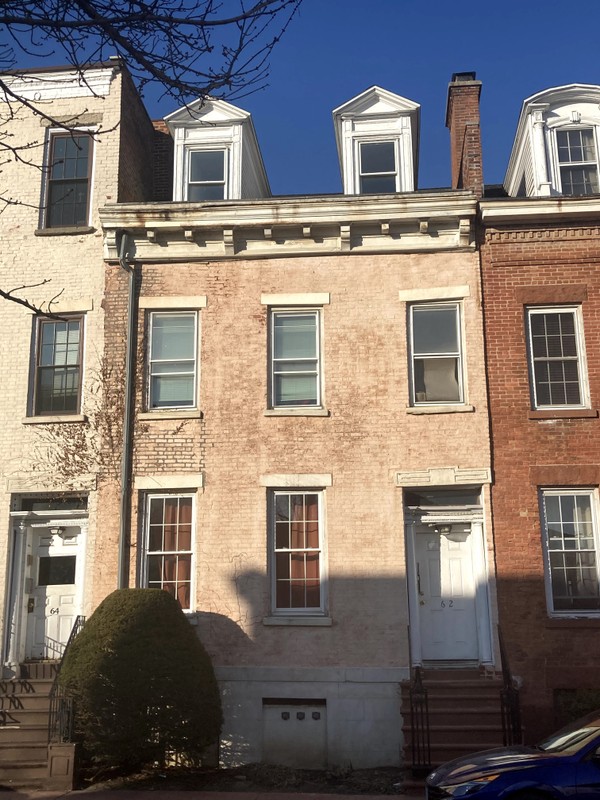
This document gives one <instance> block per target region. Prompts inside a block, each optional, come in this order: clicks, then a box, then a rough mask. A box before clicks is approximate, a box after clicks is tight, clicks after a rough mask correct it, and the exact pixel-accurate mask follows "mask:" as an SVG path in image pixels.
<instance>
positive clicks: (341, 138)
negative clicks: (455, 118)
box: [333, 86, 419, 194]
mask: <svg viewBox="0 0 600 800" xmlns="http://www.w3.org/2000/svg"><path fill="white" fill-rule="evenodd" d="M333 123H334V126H335V138H336V142H337V150H338V155H339V159H340V168H341V171H342V181H343V184H344V194H386V193H388V192H390V193H391V192H414V190H415V189H416V188H417V166H418V151H419V105H418V103H413V102H412V100H407V99H406V98H405V97H400V96H399V95H397V94H392V92H388V91H386V90H385V89H381V88H380V87H379V86H372V87H371V88H370V89H367V91H366V92H363V93H362V94H359V95H358V96H357V97H355V98H354V99H352V100H349V101H348V102H347V103H344V105H342V106H340V107H339V108H336V110H335V111H334V112H333Z"/></svg>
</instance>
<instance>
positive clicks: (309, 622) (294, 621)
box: [263, 616, 332, 628]
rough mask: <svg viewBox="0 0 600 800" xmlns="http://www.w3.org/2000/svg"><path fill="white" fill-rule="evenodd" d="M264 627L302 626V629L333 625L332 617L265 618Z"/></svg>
mask: <svg viewBox="0 0 600 800" xmlns="http://www.w3.org/2000/svg"><path fill="white" fill-rule="evenodd" d="M263 625H275V626H277V625H300V626H302V627H319V628H328V627H331V625H332V619H331V617H284V616H281V617H264V618H263Z"/></svg>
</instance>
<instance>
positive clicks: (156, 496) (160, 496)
mask: <svg viewBox="0 0 600 800" xmlns="http://www.w3.org/2000/svg"><path fill="white" fill-rule="evenodd" d="M172 499H177V500H182V499H185V500H187V499H190V500H191V501H192V514H191V536H190V550H164V549H163V550H150V549H149V544H150V506H151V503H152V501H153V500H172ZM143 507H144V540H143V552H142V558H141V564H140V584H141V586H143V587H145V588H148V583H149V568H148V561H149V557H150V556H152V555H164V554H167V555H169V554H177V553H183V554H186V555H189V556H190V581H189V587H190V588H189V592H190V605H189V606H188V607H187V608H183V607H182V610H183V611H187V612H190V611H193V610H194V608H193V606H194V603H195V596H196V595H195V592H196V570H195V542H196V495H195V493H191V492H168V493H154V492H146V493H144V506H143ZM165 582H168V581H165ZM176 599H177V598H176Z"/></svg>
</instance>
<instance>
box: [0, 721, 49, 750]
mask: <svg viewBox="0 0 600 800" xmlns="http://www.w3.org/2000/svg"><path fill="white" fill-rule="evenodd" d="M47 742H48V721H47V720H46V721H45V722H44V723H41V724H38V725H0V746H1V745H3V744H12V743H23V744H29V743H31V744H47Z"/></svg>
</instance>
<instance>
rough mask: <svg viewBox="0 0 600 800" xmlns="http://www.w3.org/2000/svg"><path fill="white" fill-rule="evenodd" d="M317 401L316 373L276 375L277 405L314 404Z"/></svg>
mask: <svg viewBox="0 0 600 800" xmlns="http://www.w3.org/2000/svg"><path fill="white" fill-rule="evenodd" d="M317 402H318V400H317V377H316V375H275V405H277V406H309V405H310V406H314V405H316V403H317Z"/></svg>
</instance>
